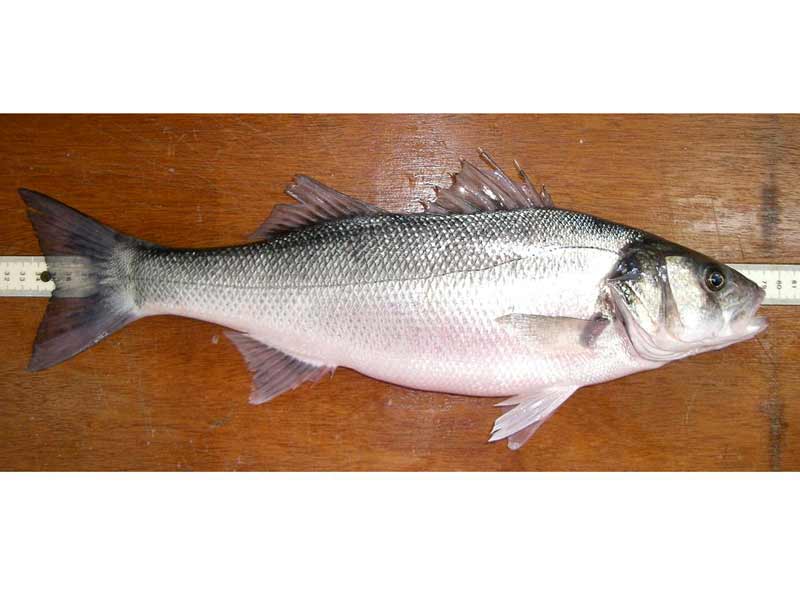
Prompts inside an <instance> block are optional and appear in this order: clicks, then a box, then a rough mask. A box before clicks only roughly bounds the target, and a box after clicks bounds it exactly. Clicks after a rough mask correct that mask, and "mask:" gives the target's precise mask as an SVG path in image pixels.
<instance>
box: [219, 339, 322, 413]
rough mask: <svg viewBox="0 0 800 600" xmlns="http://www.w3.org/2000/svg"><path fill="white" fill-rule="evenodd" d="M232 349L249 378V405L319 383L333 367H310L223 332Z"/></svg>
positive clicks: (287, 356)
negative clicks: (250, 377) (250, 389)
mask: <svg viewBox="0 0 800 600" xmlns="http://www.w3.org/2000/svg"><path fill="white" fill-rule="evenodd" d="M225 335H227V336H228V339H229V340H231V341H232V342H233V343H234V345H235V346H236V349H237V350H239V352H241V354H242V356H243V357H244V360H245V362H246V363H247V368H248V369H249V370H250V372H251V373H252V374H253V389H252V392H251V393H250V403H251V404H261V403H263V402H267V401H269V400H272V399H273V398H274V397H275V396H279V395H280V394H282V393H284V392H288V391H290V390H293V389H294V388H296V387H297V386H299V385H300V384H301V383H303V382H305V381H319V380H320V379H321V378H322V376H323V375H325V374H326V373H333V371H334V369H335V368H336V367H329V366H327V365H312V364H310V363H308V362H306V361H304V360H300V359H299V358H296V357H294V356H290V355H289V354H286V353H284V352H281V351H280V350H277V349H275V348H272V347H270V346H267V345H266V344H264V343H263V342H260V341H258V340H257V339H255V338H253V337H251V336H249V335H247V334H246V333H240V332H238V331H226V332H225Z"/></svg>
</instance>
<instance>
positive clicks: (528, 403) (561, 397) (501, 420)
mask: <svg viewBox="0 0 800 600" xmlns="http://www.w3.org/2000/svg"><path fill="white" fill-rule="evenodd" d="M577 389H578V388H577V387H573V386H565V387H549V388H543V389H538V390H532V391H530V392H526V393H524V394H519V395H517V396H513V397H512V398H509V399H508V400H504V401H503V402H500V403H498V404H497V406H513V405H516V406H514V408H512V409H511V410H509V411H508V412H506V413H504V414H503V416H501V417H498V419H497V420H496V421H495V422H494V429H492V435H491V437H490V438H489V441H490V442H496V441H497V440H502V439H505V438H508V447H509V448H511V449H512V450H518V449H519V448H520V447H522V445H523V444H524V443H525V442H527V441H528V440H529V439H530V437H531V436H532V435H533V434H534V433H535V432H536V430H537V429H539V427H540V426H541V425H542V423H544V422H545V421H546V420H547V418H548V417H549V416H550V415H551V414H553V412H554V411H555V410H556V409H557V408H558V407H559V406H561V405H562V404H563V403H564V402H565V401H566V400H567V398H569V397H570V396H571V395H572V394H574V393H575V390H577Z"/></svg>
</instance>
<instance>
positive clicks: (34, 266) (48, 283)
mask: <svg viewBox="0 0 800 600" xmlns="http://www.w3.org/2000/svg"><path fill="white" fill-rule="evenodd" d="M729 266H730V267H731V268H733V269H736V270H737V271H739V272H740V273H741V274H742V275H744V276H745V277H747V278H748V279H750V280H751V281H755V282H756V283H757V284H758V285H760V286H761V287H762V288H763V289H764V291H766V293H767V295H766V297H765V298H764V304H800V265H757V264H731V265H729ZM60 268H62V270H63V269H67V271H62V273H60V275H62V276H64V277H69V276H70V272H69V266H68V263H64V266H63V267H60ZM54 289H55V284H54V283H53V276H52V274H51V273H50V271H48V270H47V263H46V262H45V260H44V257H43V256H0V296H25V297H36V296H41V297H49V296H50V294H51V293H52V292H53V290H54Z"/></svg>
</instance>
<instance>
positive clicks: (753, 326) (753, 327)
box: [746, 315, 768, 336]
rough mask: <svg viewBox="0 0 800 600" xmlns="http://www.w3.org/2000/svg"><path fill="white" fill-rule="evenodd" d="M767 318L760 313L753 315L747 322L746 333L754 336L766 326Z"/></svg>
mask: <svg viewBox="0 0 800 600" xmlns="http://www.w3.org/2000/svg"><path fill="white" fill-rule="evenodd" d="M767 325H768V323H767V318H766V317H763V316H761V315H754V316H753V317H752V318H751V319H750V322H749V323H748V324H747V329H746V331H747V335H750V336H756V335H758V334H759V333H761V332H762V331H764V330H765V329H766V328H767Z"/></svg>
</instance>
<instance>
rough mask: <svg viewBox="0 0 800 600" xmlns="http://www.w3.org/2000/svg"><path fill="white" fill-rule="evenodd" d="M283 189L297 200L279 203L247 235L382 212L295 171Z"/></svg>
mask: <svg viewBox="0 0 800 600" xmlns="http://www.w3.org/2000/svg"><path fill="white" fill-rule="evenodd" d="M286 193H287V194H289V195H290V196H291V197H292V198H294V199H295V200H297V201H298V202H299V204H279V205H278V206H276V207H275V208H274V209H273V210H272V213H271V214H270V216H269V218H267V220H266V221H264V223H263V224H262V225H261V227H259V228H258V229H256V230H255V231H254V232H253V234H252V235H251V236H250V239H251V240H264V239H269V238H272V237H275V236H276V235H278V234H280V233H285V232H287V231H291V230H293V229H298V228H300V227H305V226H307V225H312V224H314V223H319V222H321V221H333V220H335V219H341V218H345V217H354V216H357V215H376V214H380V213H382V212H384V211H383V210H382V209H380V208H378V207H377V206H372V205H371V204H367V203H366V202H362V201H361V200H356V199H355V198H351V197H350V196H347V195H346V194H343V193H341V192H337V191H336V190H334V189H333V188H329V187H328V186H327V185H324V184H322V183H320V182H319V181H316V180H314V179H311V177H306V176H305V175H298V176H296V177H295V178H294V181H293V182H292V183H291V184H289V186H288V187H287V188H286Z"/></svg>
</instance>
